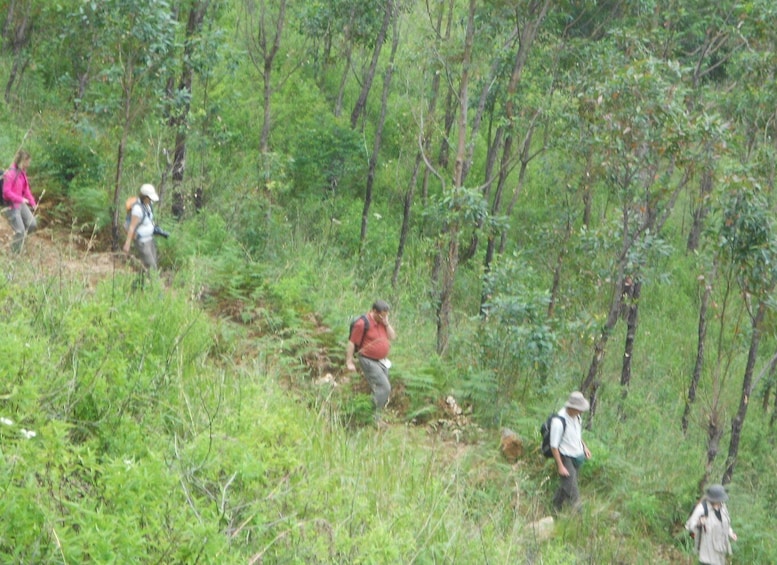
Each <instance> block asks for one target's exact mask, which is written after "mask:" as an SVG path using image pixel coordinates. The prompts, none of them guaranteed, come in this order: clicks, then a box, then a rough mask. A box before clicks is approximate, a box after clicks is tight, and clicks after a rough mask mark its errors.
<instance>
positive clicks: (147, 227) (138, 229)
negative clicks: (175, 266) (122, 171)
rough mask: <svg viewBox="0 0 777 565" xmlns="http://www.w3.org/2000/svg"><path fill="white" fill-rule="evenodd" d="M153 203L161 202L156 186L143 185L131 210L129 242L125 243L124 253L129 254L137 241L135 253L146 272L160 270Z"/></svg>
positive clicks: (128, 232) (128, 231) (128, 230)
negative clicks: (133, 242) (155, 238)
mask: <svg viewBox="0 0 777 565" xmlns="http://www.w3.org/2000/svg"><path fill="white" fill-rule="evenodd" d="M152 202H159V195H158V194H157V193H156V189H155V188H154V185H151V184H144V185H142V186H141V187H140V192H139V194H138V198H137V199H136V200H135V202H134V204H132V208H131V209H130V222H129V226H128V227H127V240H126V241H125V242H124V252H125V253H129V251H130V247H131V246H132V241H133V240H134V241H135V252H136V253H137V256H138V259H140V262H141V263H142V264H143V267H144V268H145V270H146V271H156V270H157V268H158V265H157V248H156V242H155V241H154V210H153V208H152V205H151V203H152Z"/></svg>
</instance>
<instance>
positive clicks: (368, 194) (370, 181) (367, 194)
mask: <svg viewBox="0 0 777 565" xmlns="http://www.w3.org/2000/svg"><path fill="white" fill-rule="evenodd" d="M393 4H394V2H393V0H388V2H387V3H386V10H387V11H388V12H389V16H390V18H391V21H392V22H393V23H392V27H393V39H392V42H391V55H390V56H389V63H388V66H387V67H386V72H385V74H384V76H383V93H382V95H381V99H380V118H379V119H378V125H377V129H376V130H375V142H374V144H373V146H372V155H371V156H370V163H369V168H368V171H367V187H366V190H365V191H364V207H363V208H362V226H361V233H360V236H359V252H360V254H361V252H362V251H363V250H364V243H365V241H366V240H367V223H368V221H369V213H370V205H371V204H372V188H373V185H374V184H375V167H376V166H377V164H378V154H379V153H380V146H381V141H382V137H383V126H384V125H385V124H386V107H387V106H388V95H389V91H390V90H391V78H392V76H393V75H394V58H395V56H396V54H397V46H398V45H399V24H398V18H396V17H394V14H393Z"/></svg>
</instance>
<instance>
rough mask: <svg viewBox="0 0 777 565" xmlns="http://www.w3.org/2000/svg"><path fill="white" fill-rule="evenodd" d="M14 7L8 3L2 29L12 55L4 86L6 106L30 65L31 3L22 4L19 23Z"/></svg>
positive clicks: (13, 3) (14, 5)
mask: <svg viewBox="0 0 777 565" xmlns="http://www.w3.org/2000/svg"><path fill="white" fill-rule="evenodd" d="M16 7H17V4H16V2H15V1H12V2H10V4H9V5H8V18H7V19H6V22H5V28H4V32H5V37H6V39H7V41H8V44H9V45H10V47H11V52H12V53H13V63H12V64H11V72H10V74H9V75H8V81H7V82H6V85H5V102H6V104H8V103H9V102H10V101H11V92H12V91H13V86H14V84H15V83H18V82H19V81H21V78H22V75H24V71H25V70H26V69H27V65H29V63H30V58H29V56H28V55H27V51H26V47H27V44H28V43H29V42H30V37H31V35H32V24H31V22H30V12H31V10H32V3H31V2H29V1H28V2H24V3H23V6H22V8H23V13H22V15H21V18H20V19H19V21H17V20H16Z"/></svg>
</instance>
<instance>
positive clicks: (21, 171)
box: [3, 149, 38, 253]
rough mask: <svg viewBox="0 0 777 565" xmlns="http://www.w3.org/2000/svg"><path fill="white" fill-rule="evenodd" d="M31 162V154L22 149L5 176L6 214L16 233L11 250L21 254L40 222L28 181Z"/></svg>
mask: <svg viewBox="0 0 777 565" xmlns="http://www.w3.org/2000/svg"><path fill="white" fill-rule="evenodd" d="M30 160H31V158H30V154H29V153H27V151H24V150H23V149H20V150H19V152H18V153H17V154H16V157H15V158H14V161H13V165H11V168H9V169H8V170H7V171H5V173H4V174H3V200H5V203H6V206H8V207H7V208H6V209H5V210H4V212H5V217H6V219H7V220H8V223H9V224H11V229H12V230H13V232H14V238H13V243H12V244H11V249H13V251H14V252H15V253H19V252H21V250H22V245H24V240H25V239H26V237H27V234H30V233H32V232H34V231H35V230H36V228H37V227H38V221H37V220H36V219H35V216H34V215H33V210H35V208H36V207H37V203H36V202H35V197H34V196H33V195H32V192H31V191H30V182H29V181H28V180H27V167H28V166H29V165H30Z"/></svg>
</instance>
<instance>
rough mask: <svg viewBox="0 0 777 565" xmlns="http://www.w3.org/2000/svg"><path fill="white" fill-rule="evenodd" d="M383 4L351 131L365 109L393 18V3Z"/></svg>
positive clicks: (388, 1) (391, 1)
mask: <svg viewBox="0 0 777 565" xmlns="http://www.w3.org/2000/svg"><path fill="white" fill-rule="evenodd" d="M385 2H386V9H385V11H384V13H383V23H382V24H381V26H380V31H379V32H378V37H377V38H376V39H375V48H374V49H373V50H372V60H371V61H370V66H369V67H368V68H367V74H366V75H365V76H364V82H363V83H362V89H361V92H359V98H358V99H357V100H356V104H355V105H354V107H353V111H352V112H351V129H356V124H358V123H359V118H360V117H361V115H362V114H363V113H364V109H365V108H366V107H367V97H368V96H369V94H370V89H372V81H373V80H374V79H375V71H376V70H377V68H378V59H379V58H380V52H381V50H382V49H383V44H384V43H385V42H386V35H387V34H388V28H389V25H391V20H392V19H393V17H394V16H393V13H394V1H393V0H385Z"/></svg>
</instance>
